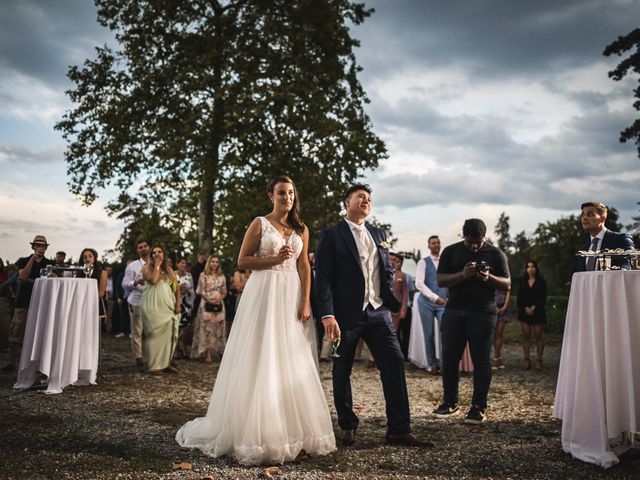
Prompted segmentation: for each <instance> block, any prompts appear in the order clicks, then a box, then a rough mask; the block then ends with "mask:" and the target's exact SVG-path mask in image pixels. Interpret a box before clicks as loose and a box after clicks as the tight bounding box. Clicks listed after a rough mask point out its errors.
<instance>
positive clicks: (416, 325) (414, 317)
mask: <svg viewBox="0 0 640 480" xmlns="http://www.w3.org/2000/svg"><path fill="white" fill-rule="evenodd" d="M419 296H420V293H419V292H417V293H416V294H415V295H414V296H413V308H412V309H411V331H410V332H409V352H408V357H409V361H410V362H411V363H413V364H414V365H415V366H416V367H419V368H427V367H428V362H427V351H426V349H425V343H424V330H423V329H422V321H421V320H420V311H419V310H418V297H419ZM433 323H434V327H433V328H434V331H435V344H436V358H438V359H440V324H439V323H438V320H436V319H435V317H434V319H433Z"/></svg>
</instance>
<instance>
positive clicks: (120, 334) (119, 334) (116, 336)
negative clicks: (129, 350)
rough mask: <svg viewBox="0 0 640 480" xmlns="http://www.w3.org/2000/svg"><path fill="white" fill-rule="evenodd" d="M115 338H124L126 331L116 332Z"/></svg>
mask: <svg viewBox="0 0 640 480" xmlns="http://www.w3.org/2000/svg"><path fill="white" fill-rule="evenodd" d="M114 337H115V338H124V333H122V332H120V333H116V334H115V335H114Z"/></svg>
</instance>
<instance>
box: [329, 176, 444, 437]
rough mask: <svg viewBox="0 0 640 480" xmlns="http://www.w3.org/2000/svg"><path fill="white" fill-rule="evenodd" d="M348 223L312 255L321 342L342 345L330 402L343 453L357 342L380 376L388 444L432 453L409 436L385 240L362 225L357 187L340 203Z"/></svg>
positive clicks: (350, 426)
mask: <svg viewBox="0 0 640 480" xmlns="http://www.w3.org/2000/svg"><path fill="white" fill-rule="evenodd" d="M344 206H345V209H346V212H347V214H346V218H345V219H344V220H342V221H340V222H339V223H338V224H337V225H335V226H333V227H329V228H326V229H325V230H323V231H322V232H321V234H320V240H319V243H318V248H317V249H316V309H317V312H318V316H319V317H320V318H321V321H322V324H323V326H324V329H325V335H327V336H329V338H331V339H332V340H334V341H337V340H338V339H340V346H339V348H338V350H337V353H338V355H339V357H337V358H334V363H333V398H334V403H335V406H336V411H337V413H338V423H339V425H340V428H341V429H342V445H353V443H354V441H355V435H356V430H357V428H358V417H357V415H356V414H355V412H354V411H353V400H352V396H351V380H350V377H351V369H352V367H353V360H354V356H355V352H356V347H357V345H358V340H359V339H360V338H361V337H362V338H363V339H364V340H365V342H366V343H367V346H368V347H369V350H370V351H371V353H372V355H373V357H374V359H375V361H376V365H377V367H378V368H379V369H380V377H381V379H382V387H383V390H384V397H385V401H386V413H387V435H386V439H385V440H386V443H388V444H396V445H406V446H430V445H433V444H432V443H431V442H424V441H421V440H418V439H417V438H416V437H414V436H413V434H412V433H411V424H410V418H409V397H408V395H407V385H406V380H405V373H404V357H403V356H402V351H401V350H400V345H399V344H398V338H397V336H396V332H395V330H394V328H393V324H392V323H391V313H390V311H391V310H393V311H398V310H399V307H400V305H399V303H398V301H397V300H396V299H395V298H394V297H393V294H392V293H391V282H392V279H393V270H392V268H391V265H390V263H389V245H388V244H387V242H386V238H385V235H384V232H382V230H380V229H378V228H375V227H373V226H371V225H368V224H366V223H365V219H366V218H367V217H368V216H369V213H371V189H370V188H369V186H368V185H362V184H356V185H353V186H351V187H350V188H349V190H348V191H347V192H346V194H345V195H344Z"/></svg>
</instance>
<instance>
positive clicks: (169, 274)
mask: <svg viewBox="0 0 640 480" xmlns="http://www.w3.org/2000/svg"><path fill="white" fill-rule="evenodd" d="M142 277H143V278H144V280H145V281H146V282H147V284H146V285H145V288H144V291H143V292H142V298H141V299H140V310H141V311H142V312H143V314H144V316H143V322H144V326H143V328H144V330H143V331H144V355H145V360H146V362H147V369H148V371H149V373H151V374H152V375H162V374H163V372H167V373H178V369H177V368H176V367H175V366H174V365H172V364H171V363H172V359H173V353H174V351H175V349H176V345H177V342H178V325H179V322H180V309H181V306H180V284H179V283H178V281H177V280H176V275H175V273H174V271H173V269H172V268H171V267H170V266H169V265H168V262H167V255H166V253H165V251H164V248H162V247H161V246H159V245H156V246H155V247H153V248H152V249H151V255H150V257H149V261H148V262H147V264H146V265H145V266H144V268H143V269H142Z"/></svg>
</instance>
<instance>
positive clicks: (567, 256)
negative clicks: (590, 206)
mask: <svg viewBox="0 0 640 480" xmlns="http://www.w3.org/2000/svg"><path fill="white" fill-rule="evenodd" d="M608 210H609V214H608V217H607V221H606V222H605V226H606V227H607V228H608V229H610V230H613V231H620V230H621V229H622V225H621V224H620V223H619V222H618V219H619V214H618V210H617V209H616V208H614V207H609V208H608ZM495 233H496V235H497V237H498V245H499V246H500V245H502V246H506V247H507V249H506V250H505V253H506V254H507V259H508V261H509V271H510V272H511V278H512V284H513V285H515V284H517V283H518V281H519V280H520V279H521V278H522V276H523V275H524V268H525V265H526V263H527V261H528V260H535V261H536V262H537V263H538V266H539V268H540V272H541V273H542V274H543V276H544V277H545V280H546V281H547V285H548V288H549V292H551V293H554V294H558V295H568V294H569V289H570V286H571V275H572V274H573V270H574V266H575V261H576V260H575V258H576V257H575V254H576V252H577V251H578V249H579V248H580V246H582V245H583V244H584V243H585V241H586V238H587V234H586V233H585V232H584V230H583V229H582V224H581V223H580V217H579V216H577V215H569V217H561V218H560V219H558V220H556V221H554V222H545V223H540V224H538V226H537V228H536V229H535V231H534V232H533V235H532V236H530V237H528V236H527V235H526V233H525V232H524V231H523V232H520V233H518V234H517V235H516V238H515V240H513V241H512V240H511V236H510V233H509V217H508V216H507V215H506V214H505V213H502V214H501V215H500V220H499V221H498V224H497V225H496V227H495ZM563 321H564V320H563Z"/></svg>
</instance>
